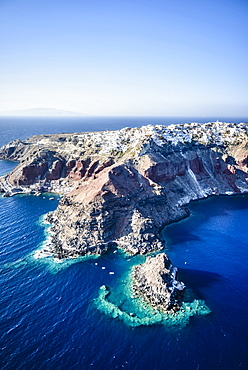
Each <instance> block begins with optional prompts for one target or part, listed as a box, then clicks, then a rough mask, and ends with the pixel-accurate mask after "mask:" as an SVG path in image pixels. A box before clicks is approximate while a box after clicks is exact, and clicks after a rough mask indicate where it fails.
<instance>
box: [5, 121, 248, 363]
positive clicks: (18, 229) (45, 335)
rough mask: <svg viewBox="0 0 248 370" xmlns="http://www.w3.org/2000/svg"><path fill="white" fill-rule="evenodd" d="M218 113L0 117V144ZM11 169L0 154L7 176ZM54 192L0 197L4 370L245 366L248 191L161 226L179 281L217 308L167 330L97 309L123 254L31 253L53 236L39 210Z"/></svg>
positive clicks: (197, 206)
mask: <svg viewBox="0 0 248 370" xmlns="http://www.w3.org/2000/svg"><path fill="white" fill-rule="evenodd" d="M216 119H220V120H221V119H222V118H221V117H216V118H210V119H209V118H201V119H199V118H198V119H197V118H192V119H190V118H185V119H183V118H173V119H172V118H137V117H135V118H130V117H128V118H113V117H112V118H100V117H99V118H83V119H79V118H63V119H59V118H57V119H47V118H43V119H36V118H29V119H24V118H22V119H18V118H1V119H0V145H3V144H5V143H7V142H8V141H10V140H13V139H16V138H21V139H24V138H27V137H29V136H31V135H33V134H39V133H56V132H73V131H75V132H80V131H91V130H105V129H119V128H121V127H126V126H129V127H134V126H141V125H143V124H148V123H151V124H157V123H159V124H169V123H184V122H190V121H200V122H205V121H209V120H211V121H212V120H216ZM223 120H226V121H234V122H240V121H241V122H242V121H247V118H246V119H245V118H244V119H235V118H229V119H228V118H225V119H223ZM14 166H15V164H14V163H10V162H5V161H0V175H2V174H4V173H6V172H8V171H9V170H11V168H13V167H14ZM52 198H54V199H51V195H50V194H44V195H42V196H40V197H36V196H31V195H29V196H25V195H19V196H15V197H12V198H3V197H1V196H0V284H1V298H0V320H1V323H0V338H1V339H0V356H1V358H0V361H1V362H0V363H1V366H0V368H1V369H15V370H17V369H28V370H29V369H122V368H125V369H136V370H141V369H142V370H143V369H144V370H146V369H154V370H155V369H158V370H160V369H161V370H162V369H167V368H168V369H171V370H174V369H180V370H184V369H190V370H191V369H204V370H205V369H206V370H209V369H230V370H233V369H247V368H248V294H247V282H248V243H247V240H248V227H247V219H248V195H246V196H243V195H238V196H233V197H227V196H225V197H224V196H222V197H214V198H210V199H207V200H203V201H198V202H194V203H192V204H191V205H190V207H189V208H190V210H191V216H190V217H189V218H187V219H185V220H183V221H181V222H179V223H175V224H172V225H170V226H168V227H167V228H166V229H165V230H164V236H165V239H166V240H167V245H168V247H167V249H166V252H167V253H168V255H169V257H170V258H171V260H172V262H173V264H174V265H175V266H177V267H178V268H179V279H180V280H182V281H184V282H185V284H186V285H187V287H188V288H189V289H190V290H191V291H192V292H193V294H194V296H195V297H196V298H197V299H200V300H203V301H204V302H205V303H206V305H207V306H208V307H209V309H210V310H211V313H210V314H209V315H206V316H199V317H197V316H194V317H192V318H191V319H190V321H189V323H188V324H187V325H186V326H180V325H175V326H168V327H167V326H166V325H161V324H157V325H151V326H139V327H130V326H128V325H126V324H125V323H124V322H123V321H121V320H119V319H113V318H112V317H109V316H107V315H105V314H104V313H102V312H100V311H99V310H98V309H97V308H96V305H95V304H94V299H95V298H96V297H97V296H98V292H99V288H100V286H101V285H103V284H105V285H107V286H110V287H117V286H119V283H120V282H121V281H122V279H123V276H125V273H126V271H127V270H128V268H129V266H130V263H132V261H129V258H127V257H125V256H124V255H123V254H121V253H119V252H118V253H113V252H110V253H108V254H107V255H104V256H102V257H100V258H98V259H97V260H96V259H89V260H87V261H80V262H76V261H74V263H62V264H58V263H53V262H52V261H47V262H44V260H35V259H34V258H33V255H32V253H33V252H34V251H35V250H37V248H39V246H40V245H41V244H42V243H43V242H44V240H45V238H46V230H45V227H44V225H43V223H42V216H43V215H44V214H46V213H47V212H50V211H52V210H54V209H55V208H56V206H57V203H58V199H57V198H56V196H55V197H54V196H52ZM96 261H97V262H96ZM102 267H105V269H102ZM110 271H112V272H114V274H113V275H110V274H109V272H110Z"/></svg>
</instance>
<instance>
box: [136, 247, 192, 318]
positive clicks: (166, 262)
mask: <svg viewBox="0 0 248 370" xmlns="http://www.w3.org/2000/svg"><path fill="white" fill-rule="evenodd" d="M176 275H177V268H176V267H173V265H172V263H171V261H170V259H169V258H168V256H167V255H166V254H165V253H159V254H158V255H157V256H155V257H150V256H149V257H147V259H146V262H145V263H142V264H140V265H136V266H134V267H133V272H132V279H133V284H132V289H133V291H134V294H135V295H137V296H141V297H142V298H143V299H144V300H145V301H146V302H147V303H149V304H151V305H152V307H154V308H156V309H157V310H159V311H161V312H170V311H171V312H176V311H178V310H179V308H180V304H181V301H182V292H183V290H184V288H185V285H184V283H182V282H180V281H177V280H176Z"/></svg>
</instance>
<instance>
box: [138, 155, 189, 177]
mask: <svg viewBox="0 0 248 370" xmlns="http://www.w3.org/2000/svg"><path fill="white" fill-rule="evenodd" d="M185 173H186V161H185V160H183V161H180V162H176V163H174V162H169V161H168V162H167V161H164V162H161V163H157V164H155V165H153V166H151V167H150V168H149V169H148V170H146V171H145V175H146V177H148V178H149V179H151V180H152V181H154V182H161V181H166V180H173V179H175V178H176V176H183V175H185Z"/></svg>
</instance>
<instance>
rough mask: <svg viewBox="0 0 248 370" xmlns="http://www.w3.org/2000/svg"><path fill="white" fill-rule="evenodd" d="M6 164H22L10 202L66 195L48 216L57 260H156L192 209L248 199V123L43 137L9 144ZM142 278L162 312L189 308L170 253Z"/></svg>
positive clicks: (12, 180) (8, 184)
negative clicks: (197, 203)
mask: <svg viewBox="0 0 248 370" xmlns="http://www.w3.org/2000/svg"><path fill="white" fill-rule="evenodd" d="M0 159H2V160H12V161H17V162H19V164H18V165H17V166H16V168H15V169H14V170H13V171H12V172H10V173H9V174H7V175H5V176H3V177H2V178H1V179H0V189H1V192H2V193H3V195H4V196H12V195H15V194H19V193H32V194H36V195H39V194H40V193H42V192H56V193H59V194H61V195H63V197H62V198H61V200H60V202H59V205H58V208H57V209H56V210H55V211H54V212H52V213H51V214H49V215H48V216H47V221H49V222H50V223H51V225H52V227H51V243H50V244H49V246H47V247H46V250H47V251H48V253H49V254H50V255H53V256H54V257H56V258H60V259H62V258H75V257H78V256H88V255H101V254H102V253H104V252H106V251H107V250H108V249H110V248H114V247H118V248H121V249H123V250H124V251H125V252H126V253H128V254H130V255H134V254H147V253H151V252H157V251H160V250H162V249H163V248H164V241H163V239H162V238H161V231H162V229H163V228H164V227H165V226H166V225H168V224H170V223H171V222H175V221H177V220H180V219H182V218H184V217H186V216H187V215H188V210H187V208H186V205H187V204H188V203H189V202H190V201H192V200H196V199H202V198H206V197H208V196H211V195H220V194H224V195H231V194H239V193H246V192H248V124H247V123H242V124H235V123H222V122H218V121H217V122H209V123H206V124H198V123H187V124H183V125H170V126H161V125H156V126H152V125H148V126H143V127H140V128H123V129H121V130H119V131H104V132H92V133H73V134H55V135H37V136H33V137H31V138H29V139H27V140H22V141H21V140H15V141H12V142H11V143H9V144H7V145H5V146H4V147H2V148H1V149H0ZM153 261H154V262H153ZM161 264H163V267H161ZM155 266H157V267H158V266H160V268H158V269H155V268H154V267H155ZM151 269H152V270H153V272H154V274H155V271H156V276H155V275H153V276H152V275H151V274H150V273H148V274H147V271H148V272H149V271H150V270H151ZM164 269H166V271H167V272H166V273H165V270H164ZM166 274H167V275H166ZM133 277H134V285H133V286H134V291H135V293H136V294H138V295H139V294H140V295H142V296H143V297H144V299H145V300H146V301H149V302H150V303H151V304H152V305H155V306H157V307H159V308H161V310H162V311H163V310H166V311H168V310H170V309H171V308H172V307H174V309H177V308H178V305H180V298H179V296H180V294H179V295H178V294H176V293H178V292H179V290H180V289H179V288H181V290H183V284H181V285H180V283H179V282H177V280H176V276H175V268H173V267H172V265H171V263H170V261H169V260H168V259H167V256H166V255H164V254H160V255H158V256H157V257H155V258H154V257H153V258H151V257H148V259H147V261H146V263H145V264H144V265H143V267H136V268H135V269H134V272H133ZM155 281H156V283H155ZM156 284H157V285H156ZM148 286H152V288H151V291H149V289H148V288H147V287H148ZM162 302H163V304H162Z"/></svg>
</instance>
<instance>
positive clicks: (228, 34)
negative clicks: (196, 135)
mask: <svg viewBox="0 0 248 370" xmlns="http://www.w3.org/2000/svg"><path fill="white" fill-rule="evenodd" d="M0 35H1V36H0V47H1V58H0V69H1V84H0V115H1V116H2V115H3V114H4V113H6V112H8V111H23V110H27V109H28V110H29V109H30V110H32V109H37V108H40V107H44V108H42V109H56V110H64V111H70V113H71V114H72V115H74V114H80V115H82V116H140V117H141V116H144V117H145V116H161V117H162V116H166V117H169V116H175V117H177V116H178V117H179V116H181V117H183V116H184V117H186V116H188V117H190V116H196V117H197V116H201V117H202V116H206V117H207V116H222V117H228V116H239V117H243V116H248V103H247V102H248V91H247V83H248V73H247V57H248V48H247V35H248V3H247V1H245V0H238V1H234V0H225V1H224V0H220V1H218V2H216V1H214V0H210V1H208V2H199V1H196V0H189V1H187V2H185V1H183V0H179V1H177V2H172V1H164V0H154V1H151V0H143V1H141V0H137V1H135V2H134V1H131V0H120V1H118V2H116V1H113V0H106V1H104V2H102V1H100V0H92V1H91V2H82V1H80V0H72V1H70V2H67V1H65V0H60V1H58V0H54V1H53V2H52V3H51V2H50V1H48V0H43V1H42V2H41V1H38V2H30V1H28V0H22V1H21V0H11V1H8V2H7V1H3V2H1V3H0ZM64 114H66V113H64Z"/></svg>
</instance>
